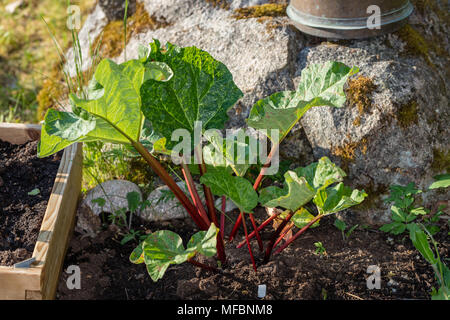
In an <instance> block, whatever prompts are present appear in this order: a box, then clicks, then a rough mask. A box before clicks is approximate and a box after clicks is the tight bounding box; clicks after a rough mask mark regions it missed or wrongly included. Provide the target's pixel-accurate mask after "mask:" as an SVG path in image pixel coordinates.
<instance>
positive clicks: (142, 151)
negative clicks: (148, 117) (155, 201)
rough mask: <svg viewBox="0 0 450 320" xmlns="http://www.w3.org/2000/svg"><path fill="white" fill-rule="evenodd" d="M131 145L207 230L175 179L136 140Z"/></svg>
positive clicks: (200, 225) (203, 228)
mask: <svg viewBox="0 0 450 320" xmlns="http://www.w3.org/2000/svg"><path fill="white" fill-rule="evenodd" d="M131 143H132V145H133V147H134V148H135V149H136V151H137V152H139V153H140V154H141V156H142V157H143V158H144V160H145V161H146V162H147V163H148V164H149V165H150V167H151V168H152V169H153V171H154V172H156V174H157V175H158V176H159V177H160V178H161V179H162V180H163V181H164V183H165V184H166V185H167V186H168V187H169V189H170V190H171V191H172V192H173V194H174V195H175V197H177V199H178V200H179V201H180V203H181V204H182V205H183V207H184V208H185V209H186V211H187V212H188V213H189V215H190V216H191V218H192V219H193V220H194V222H195V224H196V225H197V226H198V227H199V228H200V229H201V230H207V229H208V227H209V226H208V225H207V224H206V223H205V222H204V221H203V219H202V218H201V217H200V216H199V214H198V212H197V209H196V208H195V206H194V205H193V204H192V202H191V201H190V200H189V198H188V197H187V196H186V195H185V194H184V192H183V191H182V190H181V188H180V187H179V186H178V185H177V184H176V182H175V180H173V178H172V177H171V176H170V175H169V174H168V173H167V171H166V170H165V169H164V168H163V166H162V165H161V164H160V163H159V161H158V160H156V159H155V158H154V157H153V156H152V155H151V154H150V152H148V150H147V149H146V148H145V147H144V146H143V145H142V144H141V143H140V142H137V141H131Z"/></svg>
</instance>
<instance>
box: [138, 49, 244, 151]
mask: <svg viewBox="0 0 450 320" xmlns="http://www.w3.org/2000/svg"><path fill="white" fill-rule="evenodd" d="M149 60H151V61H157V62H164V63H166V64H167V65H168V66H169V67H170V68H171V69H172V70H173V72H174V75H173V77H172V78H171V79H170V80H169V81H167V82H157V81H154V80H148V81H146V82H145V83H144V85H143V86H142V88H141V95H142V112H143V113H144V115H145V117H146V118H147V119H148V120H150V122H151V123H152V126H153V128H154V130H155V132H157V133H158V134H159V135H160V136H161V137H165V138H166V141H167V148H168V149H170V148H171V147H173V145H174V142H172V141H171V136H172V132H174V131H175V130H176V129H186V130H187V131H188V132H189V133H191V134H193V132H194V123H195V122H197V121H201V124H202V130H206V129H210V128H217V129H221V128H223V127H224V124H225V122H226V121H227V120H228V116H227V111H228V110H229V109H230V108H231V107H232V106H233V105H234V104H235V103H236V102H237V101H238V100H239V99H240V98H241V97H242V95H243V94H242V92H241V90H239V88H238V87H237V86H236V85H235V83H234V82H233V76H232V74H231V73H230V71H229V70H228V69H227V67H226V66H225V65H224V64H223V63H221V62H219V61H217V60H215V59H214V58H213V57H212V56H211V55H210V54H208V53H207V52H205V51H202V50H200V49H198V48H196V47H187V48H179V47H177V46H175V45H172V44H170V43H168V44H167V47H166V48H165V49H162V48H161V46H160V43H159V41H157V40H155V41H154V42H153V43H152V44H151V53H150V56H149Z"/></svg>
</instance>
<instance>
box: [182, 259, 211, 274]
mask: <svg viewBox="0 0 450 320" xmlns="http://www.w3.org/2000/svg"><path fill="white" fill-rule="evenodd" d="M187 262H189V263H190V264H192V265H194V266H196V267H200V268H203V269H205V270H208V271H212V272H215V273H217V272H219V270H217V268H215V267H212V266H208V265H206V264H203V263H201V262H198V261H196V260H194V259H188V260H187Z"/></svg>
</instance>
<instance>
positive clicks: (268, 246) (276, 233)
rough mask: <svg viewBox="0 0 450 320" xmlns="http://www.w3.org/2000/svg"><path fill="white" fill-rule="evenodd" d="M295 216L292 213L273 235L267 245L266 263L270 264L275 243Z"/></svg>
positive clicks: (291, 212)
mask: <svg viewBox="0 0 450 320" xmlns="http://www.w3.org/2000/svg"><path fill="white" fill-rule="evenodd" d="M293 215H294V212H293V211H290V212H289V214H288V215H287V216H286V218H285V219H284V220H283V222H281V223H280V225H279V226H278V228H277V230H275V232H274V233H273V234H272V237H271V238H270V241H269V243H268V244H267V248H266V254H265V255H264V263H267V262H269V259H270V256H271V254H272V250H273V248H274V244H275V241H276V240H277V238H278V236H279V235H280V233H281V231H283V229H284V227H285V226H286V224H287V223H288V222H289V220H291V218H292V216H293Z"/></svg>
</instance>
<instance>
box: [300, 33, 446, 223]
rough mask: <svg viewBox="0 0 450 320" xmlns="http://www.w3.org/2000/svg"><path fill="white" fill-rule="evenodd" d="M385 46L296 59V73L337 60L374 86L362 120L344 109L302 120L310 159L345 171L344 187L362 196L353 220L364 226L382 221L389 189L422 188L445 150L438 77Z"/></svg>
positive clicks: (378, 43)
mask: <svg viewBox="0 0 450 320" xmlns="http://www.w3.org/2000/svg"><path fill="white" fill-rule="evenodd" d="M386 41H389V38H388V37H380V38H375V39H370V40H366V41H352V42H351V44H350V45H347V46H336V45H328V44H321V45H319V46H316V47H310V48H306V49H304V50H302V51H301V52H300V54H299V72H300V70H301V69H303V68H304V67H305V66H307V65H309V64H311V63H321V62H325V61H328V60H334V61H341V62H344V63H346V64H347V65H356V66H358V67H359V68H360V69H361V72H360V74H359V75H360V76H366V77H369V78H371V79H372V80H373V83H374V84H375V85H376V89H375V91H373V93H372V94H370V97H369V98H370V100H371V106H370V107H369V108H367V110H365V111H364V112H363V114H360V112H359V111H358V109H357V108H356V107H355V106H354V105H352V104H351V103H350V102H347V104H346V106H345V107H344V108H342V109H332V108H315V109H312V110H310V111H309V112H308V113H307V114H306V115H305V116H304V117H303V119H302V120H301V124H302V125H303V128H304V129H305V132H306V135H307V137H308V140H309V141H310V143H311V145H312V148H313V151H314V156H315V158H320V157H322V156H329V157H331V158H333V160H335V161H337V162H338V163H340V164H341V166H343V167H344V169H345V170H346V171H347V173H348V175H349V176H348V182H349V183H350V185H352V186H353V187H358V188H361V189H365V190H366V191H367V192H368V193H369V195H370V197H371V198H370V200H369V201H368V202H369V205H370V206H369V207H366V206H364V207H363V208H364V215H363V216H361V217H360V218H361V219H360V221H361V220H363V221H364V222H365V223H369V224H380V223H383V222H386V221H388V220H389V217H390V212H389V210H388V209H387V205H386V204H384V203H383V201H382V199H383V198H384V196H385V195H386V194H387V193H388V191H389V190H388V187H389V186H390V185H393V184H401V185H405V184H407V183H408V182H411V181H415V182H416V183H417V184H418V186H419V187H420V188H426V187H428V185H429V184H430V182H431V181H432V179H431V177H432V176H433V175H434V174H436V173H438V172H439V171H440V170H432V167H433V161H434V156H433V154H434V152H435V150H448V149H449V137H450V128H449V127H448V120H449V119H450V118H449V116H450V114H449V108H448V105H449V104H448V103H449V102H448V94H447V93H446V90H445V84H444V83H443V80H442V78H441V77H440V75H439V74H438V73H436V72H435V71H434V70H433V68H431V67H430V66H428V65H427V64H426V63H425V61H423V60H422V59H420V58H416V57H402V56H399V52H398V50H396V49H394V48H392V47H391V46H390V45H389V44H386ZM299 72H298V75H299ZM296 80H297V81H298V79H296ZM430 93H432V94H430ZM355 123H357V124H355ZM441 170H444V168H441ZM424 200H426V199H424ZM429 200H433V201H434V200H436V199H435V198H434V197H432V198H430V199H429ZM366 201H367V200H366ZM425 204H430V202H426V203H425Z"/></svg>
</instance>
